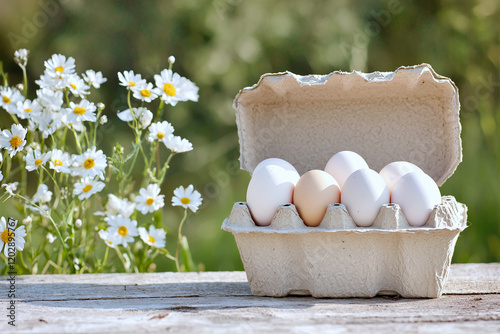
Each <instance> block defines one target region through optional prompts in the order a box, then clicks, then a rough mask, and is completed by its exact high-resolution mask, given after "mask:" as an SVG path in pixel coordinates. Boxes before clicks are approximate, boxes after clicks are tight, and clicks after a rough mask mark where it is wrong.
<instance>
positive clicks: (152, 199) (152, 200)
mask: <svg viewBox="0 0 500 334" xmlns="http://www.w3.org/2000/svg"><path fill="white" fill-rule="evenodd" d="M154 202H155V200H154V198H151V197H150V198H148V199H147V200H146V204H147V205H151V204H153V203H154Z"/></svg>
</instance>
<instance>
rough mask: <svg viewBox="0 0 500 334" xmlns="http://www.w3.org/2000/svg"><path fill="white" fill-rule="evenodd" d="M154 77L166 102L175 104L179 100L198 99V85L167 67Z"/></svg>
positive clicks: (159, 92)
mask: <svg viewBox="0 0 500 334" xmlns="http://www.w3.org/2000/svg"><path fill="white" fill-rule="evenodd" d="M154 78H155V83H156V87H157V88H158V89H157V92H158V94H159V95H161V99H162V100H163V101H165V102H166V103H168V104H171V105H172V106H175V105H176V104H177V102H179V101H195V102H196V101H198V87H197V86H196V85H195V84H194V83H193V82H192V81H190V80H188V79H186V78H184V77H181V76H180V75H179V74H177V73H174V72H172V70H167V69H165V70H163V71H161V73H160V75H158V74H156V75H155V77H154Z"/></svg>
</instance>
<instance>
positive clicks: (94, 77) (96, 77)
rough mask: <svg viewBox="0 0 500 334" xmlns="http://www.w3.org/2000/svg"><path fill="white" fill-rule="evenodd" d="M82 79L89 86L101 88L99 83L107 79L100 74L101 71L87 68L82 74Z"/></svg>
mask: <svg viewBox="0 0 500 334" xmlns="http://www.w3.org/2000/svg"><path fill="white" fill-rule="evenodd" d="M83 79H84V80H85V81H86V82H87V84H88V85H89V86H92V87H94V88H101V85H102V84H103V83H105V82H106V81H108V79H106V78H105V77H103V76H102V72H96V71H94V70H87V71H85V73H84V74H83Z"/></svg>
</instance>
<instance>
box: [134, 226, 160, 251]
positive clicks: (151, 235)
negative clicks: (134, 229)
mask: <svg viewBox="0 0 500 334" xmlns="http://www.w3.org/2000/svg"><path fill="white" fill-rule="evenodd" d="M138 230H139V235H140V237H141V239H142V241H144V242H145V243H147V244H148V245H150V246H153V247H156V248H164V247H165V236H166V235H167V232H165V230H164V229H162V228H155V227H154V226H153V225H151V226H149V232H148V231H147V230H146V229H145V228H144V227H139V229H138Z"/></svg>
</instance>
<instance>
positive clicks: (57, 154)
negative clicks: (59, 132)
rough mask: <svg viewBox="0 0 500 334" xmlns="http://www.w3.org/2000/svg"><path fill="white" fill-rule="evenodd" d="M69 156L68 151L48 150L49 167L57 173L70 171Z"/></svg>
mask: <svg viewBox="0 0 500 334" xmlns="http://www.w3.org/2000/svg"><path fill="white" fill-rule="evenodd" d="M71 164H72V161H71V158H70V156H69V154H68V153H66V152H63V151H61V150H57V149H55V150H52V151H51V152H50V163H49V167H50V169H55V171H56V172H58V173H67V174H69V173H71V169H70V167H71Z"/></svg>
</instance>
